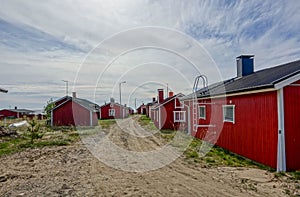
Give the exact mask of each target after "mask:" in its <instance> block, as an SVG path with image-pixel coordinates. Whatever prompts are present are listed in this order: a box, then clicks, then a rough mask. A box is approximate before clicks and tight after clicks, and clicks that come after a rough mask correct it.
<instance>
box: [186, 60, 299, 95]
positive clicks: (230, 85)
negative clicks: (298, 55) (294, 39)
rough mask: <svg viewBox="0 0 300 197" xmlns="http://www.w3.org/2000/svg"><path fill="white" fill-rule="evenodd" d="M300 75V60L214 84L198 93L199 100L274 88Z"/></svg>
mask: <svg viewBox="0 0 300 197" xmlns="http://www.w3.org/2000/svg"><path fill="white" fill-rule="evenodd" d="M299 73H300V60H297V61H294V62H290V63H286V64H282V65H279V66H275V67H272V68H267V69H263V70H260V71H257V72H254V73H252V74H250V75H247V76H243V77H239V78H232V79H229V80H226V81H223V82H218V83H215V84H212V85H210V86H208V87H206V88H202V89H200V90H198V91H197V92H196V96H197V97H198V98H201V97H209V96H215V95H222V94H224V93H226V94H230V93H238V92H244V91H250V90H259V89H267V88H274V86H275V85H276V84H277V83H279V82H281V81H283V80H285V79H288V78H290V77H292V76H294V75H297V74H299ZM194 96H195V93H192V94H189V95H187V96H185V97H184V98H182V100H186V99H191V98H194Z"/></svg>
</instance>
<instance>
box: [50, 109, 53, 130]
mask: <svg viewBox="0 0 300 197" xmlns="http://www.w3.org/2000/svg"><path fill="white" fill-rule="evenodd" d="M50 121H51V123H50V125H51V127H53V110H51V120H50Z"/></svg>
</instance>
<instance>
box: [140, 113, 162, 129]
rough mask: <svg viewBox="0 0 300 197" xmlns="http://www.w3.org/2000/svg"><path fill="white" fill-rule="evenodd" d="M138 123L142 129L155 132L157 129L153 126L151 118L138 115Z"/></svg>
mask: <svg viewBox="0 0 300 197" xmlns="http://www.w3.org/2000/svg"><path fill="white" fill-rule="evenodd" d="M138 123H139V124H140V125H141V126H142V127H147V128H149V129H151V130H157V128H156V127H155V125H154V122H153V121H152V120H151V118H149V117H147V116H146V115H139V119H138Z"/></svg>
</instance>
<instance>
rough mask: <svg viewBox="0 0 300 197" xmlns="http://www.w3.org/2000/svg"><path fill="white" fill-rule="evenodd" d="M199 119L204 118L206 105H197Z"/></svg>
mask: <svg viewBox="0 0 300 197" xmlns="http://www.w3.org/2000/svg"><path fill="white" fill-rule="evenodd" d="M201 108H204V116H201ZM198 113H199V119H203V120H206V106H205V105H200V106H198Z"/></svg>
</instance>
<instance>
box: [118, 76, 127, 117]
mask: <svg viewBox="0 0 300 197" xmlns="http://www.w3.org/2000/svg"><path fill="white" fill-rule="evenodd" d="M122 83H126V81H122V82H120V83H119V93H120V114H121V113H122V118H124V117H123V116H124V114H123V110H122V90H121V85H122Z"/></svg>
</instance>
